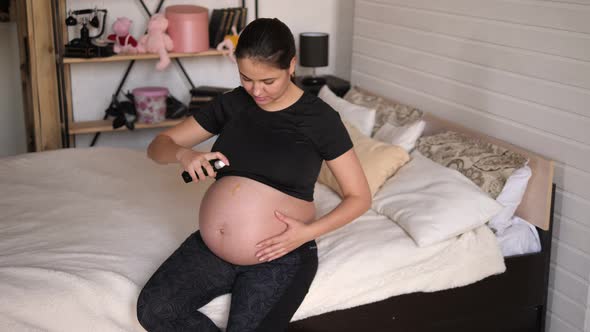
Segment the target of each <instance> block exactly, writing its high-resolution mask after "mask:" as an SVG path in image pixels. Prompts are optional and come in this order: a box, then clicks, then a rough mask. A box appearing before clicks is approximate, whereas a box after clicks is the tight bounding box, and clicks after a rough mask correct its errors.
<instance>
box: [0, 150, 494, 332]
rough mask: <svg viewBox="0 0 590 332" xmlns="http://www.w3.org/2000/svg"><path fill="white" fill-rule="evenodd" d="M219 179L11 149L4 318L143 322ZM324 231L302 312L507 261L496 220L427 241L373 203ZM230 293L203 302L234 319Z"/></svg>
mask: <svg viewBox="0 0 590 332" xmlns="http://www.w3.org/2000/svg"><path fill="white" fill-rule="evenodd" d="M211 183H212V181H208V182H206V183H199V184H184V183H183V182H182V180H181V178H180V169H179V168H178V166H175V165H173V166H160V165H156V164H155V163H153V162H151V161H149V160H147V158H146V157H145V153H144V152H139V151H133V150H127V149H115V148H92V149H69V150H59V151H53V152H44V153H35V154H27V155H21V156H17V157H13V158H5V159H0V197H1V198H0V294H1V295H0V330H1V331H12V332H16V331H35V330H42V331H56V332H57V331H59V332H67V331H143V329H142V328H141V326H140V325H139V323H138V322H137V318H136V316H135V306H136V300H137V296H138V294H139V292H140V290H141V288H142V287H143V285H144V284H145V282H146V281H147V279H148V278H149V277H150V276H151V275H152V273H153V272H154V271H155V270H156V269H157V268H158V266H159V265H160V264H161V263H162V262H163V261H164V260H165V259H166V258H167V257H168V256H169V255H170V254H171V253H172V251H174V250H175V249H176V248H177V247H178V246H179V245H180V243H181V242H182V241H183V240H184V239H185V238H186V237H187V236H188V235H189V234H190V233H191V232H194V231H195V230H196V229H197V225H198V222H197V215H198V214H197V211H198V207H199V203H200V201H201V198H202V196H203V194H204V192H205V191H206V189H207V186H208V185H210V184H211ZM315 198H316V200H315V201H316V205H317V207H318V215H321V214H324V213H326V212H328V211H329V210H330V209H332V208H333V207H334V206H336V205H337V204H338V202H339V198H338V196H337V195H336V194H334V193H333V192H332V191H330V190H329V189H327V187H324V186H322V185H319V184H318V185H316V193H315ZM317 242H318V252H319V256H320V257H319V259H320V267H319V270H318V272H317V275H316V278H315V280H314V282H313V284H312V286H311V289H310V291H309V293H308V295H307V297H306V298H305V301H304V302H303V303H302V305H301V307H300V308H299V310H298V311H297V313H296V314H295V317H294V319H295V320H298V319H302V318H305V317H309V316H313V315H318V314H321V313H324V312H328V311H333V310H337V309H344V308H349V307H354V306H357V305H361V304H364V303H369V302H374V301H378V300H381V299H385V298H387V297H391V296H394V295H399V294H404V293H410V292H417V291H427V292H430V291H436V290H441V289H446V288H452V287H457V286H462V285H466V284H469V283H473V282H476V281H478V280H480V279H482V278H485V277H487V276H489V275H492V274H496V273H501V272H503V271H504V270H505V266H504V261H503V257H502V254H501V252H500V250H499V248H498V245H497V243H496V239H495V237H494V235H493V234H492V232H491V231H490V230H489V229H488V228H486V227H481V228H479V229H477V230H475V231H473V232H469V233H466V234H464V235H462V236H460V237H458V238H456V239H452V240H449V241H446V242H444V243H441V244H438V245H434V246H430V247H426V248H417V247H416V246H415V245H414V243H413V241H412V240H411V239H410V238H409V237H408V236H407V235H406V234H405V233H404V232H403V230H402V229H401V228H400V227H398V226H397V225H396V224H395V223H393V222H391V221H390V220H389V219H387V218H386V217H383V216H380V215H378V214H376V213H375V212H374V211H373V210H369V211H368V212H367V213H366V214H365V215H364V216H362V217H361V218H359V219H357V220H355V221H354V222H352V223H350V224H348V225H346V226H345V227H342V228H340V229H338V230H336V231H334V232H332V233H330V234H328V235H325V236H323V237H322V238H320V239H318V241H317ZM229 300H230V295H224V296H221V297H218V298H216V299H215V300H213V301H212V302H211V303H209V304H208V305H207V306H205V307H203V308H202V309H201V310H202V311H203V312H205V313H206V314H207V315H209V316H210V317H211V318H212V319H213V320H214V322H215V323H216V324H218V325H219V326H222V327H223V326H225V324H226V321H227V315H228V309H229Z"/></svg>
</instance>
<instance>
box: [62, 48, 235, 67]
mask: <svg viewBox="0 0 590 332" xmlns="http://www.w3.org/2000/svg"><path fill="white" fill-rule="evenodd" d="M224 54H227V52H226V51H218V50H215V49H210V50H208V51H204V52H199V53H170V54H168V55H169V56H170V58H193V57H200V56H219V55H224ZM159 58H160V57H159V55H158V54H153V53H144V54H133V55H113V56H109V57H104V58H88V59H86V58H64V64H72V63H100V62H117V61H131V60H152V59H159Z"/></svg>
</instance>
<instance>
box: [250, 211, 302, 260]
mask: <svg viewBox="0 0 590 332" xmlns="http://www.w3.org/2000/svg"><path fill="white" fill-rule="evenodd" d="M275 216H276V218H277V219H278V220H279V221H281V222H283V223H285V224H287V229H286V230H285V231H284V232H282V233H281V234H279V235H276V236H273V237H271V238H268V239H266V240H264V241H262V242H260V243H258V244H257V245H256V247H257V248H261V249H260V250H258V252H257V253H256V257H257V258H258V260H259V261H261V262H270V261H272V260H274V259H277V258H279V257H282V256H284V255H286V254H288V253H289V252H291V251H293V250H294V249H296V248H298V247H299V246H301V245H302V244H304V243H306V242H308V241H311V240H312V239H313V236H312V235H311V232H310V230H309V225H307V224H305V223H304V222H302V221H300V220H297V219H294V218H291V217H289V216H286V215H284V214H282V213H280V212H278V211H275Z"/></svg>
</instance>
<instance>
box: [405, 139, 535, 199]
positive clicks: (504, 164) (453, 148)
mask: <svg viewBox="0 0 590 332" xmlns="http://www.w3.org/2000/svg"><path fill="white" fill-rule="evenodd" d="M416 149H417V150H418V151H420V153H422V155H424V156H425V157H427V158H429V159H431V160H433V161H435V162H437V163H439V164H441V165H443V166H445V167H448V168H452V169H455V170H457V171H459V172H461V173H462V174H463V175H465V176H466V177H467V178H469V179H470V180H471V181H473V183H475V184H476V185H477V186H478V187H480V188H481V189H482V190H483V191H485V192H486V193H488V194H489V195H490V196H491V197H493V198H496V197H498V195H499V194H500V192H501V191H502V188H504V184H505V183H506V180H507V179H508V178H509V177H510V175H512V173H514V171H515V170H517V169H519V168H521V167H523V166H524V165H526V164H527V159H526V157H524V156H522V155H520V154H518V153H515V152H512V151H510V150H508V149H505V148H503V147H500V146H497V145H495V144H492V143H488V142H486V141H483V140H481V139H478V138H474V137H470V136H467V135H464V134H461V133H457V132H454V131H446V132H443V133H440V134H436V135H432V136H425V137H424V136H423V137H421V138H420V139H419V140H418V142H417V144H416Z"/></svg>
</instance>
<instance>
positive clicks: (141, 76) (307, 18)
mask: <svg viewBox="0 0 590 332" xmlns="http://www.w3.org/2000/svg"><path fill="white" fill-rule="evenodd" d="M146 3H147V5H148V7H149V8H150V9H151V10H154V9H155V7H156V6H157V0H147V1H146ZM179 3H190V4H197V5H201V6H205V7H208V8H209V9H210V10H211V9H213V8H221V7H229V6H239V5H241V1H238V0H201V1H195V0H192V1H182V0H168V1H166V2H165V5H166V6H167V5H173V4H179ZM246 3H247V6H248V7H249V16H250V18H249V21H250V20H252V19H253V18H254V1H253V0H248V1H247V2H246ZM96 4H98V5H99V7H101V8H103V7H106V8H108V10H109V19H108V23H107V27H108V28H109V29H107V32H106V33H109V32H110V26H111V24H112V22H113V20H114V19H116V17H118V16H127V17H130V18H131V19H132V20H133V21H134V26H133V30H132V35H133V36H135V37H139V36H141V35H142V34H143V31H144V29H145V27H146V16H145V15H144V11H143V9H142V8H141V5H140V4H139V2H138V1H118V0H102V1H100V2H98V3H97V2H96V1H95V0H69V1H68V8H71V9H81V8H88V7H89V8H93V7H94V6H95V5H96ZM352 9H353V0H323V1H314V0H301V1H287V0H259V17H277V18H279V19H280V20H282V21H283V22H285V23H286V24H287V25H288V26H289V27H290V28H291V30H292V32H293V34H294V36H295V40H296V43H297V44H298V42H299V41H298V34H299V33H300V32H304V31H321V32H328V33H329V34H330V60H329V66H328V67H325V68H318V70H317V71H318V73H319V74H335V75H337V76H341V77H343V78H348V77H349V74H350V56H351V49H352V41H351V40H352V39H351V38H352V37H351V31H352ZM70 31H71V32H72V33H74V32H75V30H74V29H71V30H70ZM106 33H105V34H106ZM182 63H183V65H184V67H185V68H186V70H187V72H188V73H189V75H190V77H191V79H192V81H193V83H194V84H195V85H196V86H199V85H216V86H226V87H234V86H238V85H239V78H238V75H237V69H236V67H235V65H234V64H233V63H231V62H230V61H229V60H228V59H226V58H222V57H210V58H192V59H182ZM154 65H155V61H138V62H136V63H135V66H134V68H133V70H132V71H131V74H130V75H129V78H128V79H127V81H126V84H125V86H124V87H123V90H124V91H127V90H131V89H133V88H134V87H137V86H143V85H163V86H166V87H168V88H169V89H170V91H171V93H172V94H173V95H174V96H175V97H177V98H179V99H180V100H182V101H183V102H188V100H189V98H190V96H189V89H190V85H189V84H188V82H186V79H185V78H184V76H183V75H182V74H181V72H180V70H179V69H178V68H177V67H176V65H175V64H174V63H173V64H172V65H171V66H170V67H169V68H168V69H166V70H165V71H164V72H156V71H155V70H154V69H153V66H154ZM71 68H72V94H73V106H74V108H73V109H74V119H75V120H77V121H85V120H98V119H102V117H103V115H104V110H105V108H106V107H107V106H108V104H109V101H110V98H111V95H112V94H113V93H114V91H115V89H116V88H117V85H118V84H119V82H120V81H121V78H122V77H123V73H124V71H125V68H127V63H125V62H113V63H100V64H77V65H72V66H71ZM306 70H307V71H306ZM308 72H309V69H308V68H302V69H299V68H298V69H297V73H298V74H299V73H301V74H307V73H308ZM157 132H158V130H137V131H134V132H118V133H103V134H101V137H100V139H99V141H98V144H97V146H100V145H111V146H127V147H132V148H139V149H143V148H145V147H146V146H147V144H148V143H149V141H150V140H151V138H152V137H153V136H154V135H155V134H156V133H157ZM93 136H94V135H78V136H77V141H76V146H78V147H86V146H88V145H89V143H90V141H91V139H92V137H93Z"/></svg>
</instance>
